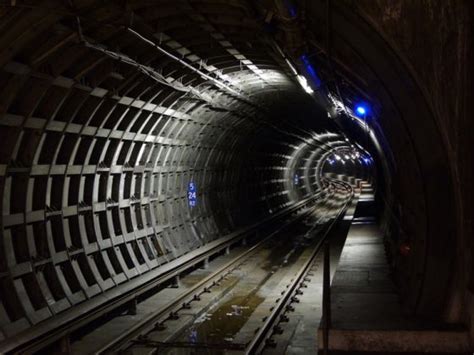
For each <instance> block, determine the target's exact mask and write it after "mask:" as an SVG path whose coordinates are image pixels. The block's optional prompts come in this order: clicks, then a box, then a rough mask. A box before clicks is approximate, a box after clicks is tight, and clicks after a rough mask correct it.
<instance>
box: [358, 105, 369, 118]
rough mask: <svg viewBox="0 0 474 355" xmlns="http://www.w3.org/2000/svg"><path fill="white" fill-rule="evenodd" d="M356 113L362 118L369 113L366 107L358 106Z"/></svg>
mask: <svg viewBox="0 0 474 355" xmlns="http://www.w3.org/2000/svg"><path fill="white" fill-rule="evenodd" d="M356 111H357V113H358V114H359V115H360V116H363V115H365V114H366V113H367V111H366V109H365V107H364V106H357V108H356Z"/></svg>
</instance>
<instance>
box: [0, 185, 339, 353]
mask: <svg viewBox="0 0 474 355" xmlns="http://www.w3.org/2000/svg"><path fill="white" fill-rule="evenodd" d="M327 190H330V188H329V187H327V188H326V189H324V190H322V191H320V192H319V193H318V194H316V195H314V196H312V197H309V198H307V199H305V200H303V201H300V202H298V203H296V204H294V205H292V206H289V207H287V208H285V209H283V210H281V211H279V212H277V213H275V214H273V215H271V216H269V217H267V218H265V219H264V220H263V221H260V222H257V223H254V224H252V225H250V226H248V227H245V228H243V229H242V230H239V231H236V232H233V233H231V234H229V235H227V236H225V237H222V238H220V239H219V240H216V241H213V242H210V243H209V245H208V246H207V248H206V247H203V248H199V249H197V250H195V251H194V252H191V253H189V254H187V255H185V256H183V257H181V258H178V259H175V260H173V261H171V262H169V263H168V264H165V265H163V266H160V267H158V268H157V269H155V270H152V271H150V272H149V273H147V274H144V275H143V277H138V278H135V279H132V280H130V281H129V282H128V283H126V284H123V285H120V286H118V287H116V288H114V289H111V290H110V292H107V293H106V294H105V295H100V296H97V297H96V298H95V299H91V300H89V301H86V302H84V303H82V304H79V305H77V306H74V307H73V308H74V309H69V311H65V312H64V313H61V314H59V315H57V316H56V317H54V318H53V319H50V320H47V321H45V322H44V323H40V324H38V326H36V327H34V328H30V329H28V330H27V331H26V332H24V333H19V334H18V335H16V336H13V337H11V338H8V339H6V340H5V341H3V342H0V354H6V353H34V352H36V351H39V350H41V349H43V348H45V347H46V346H48V345H51V344H53V343H54V342H57V341H59V340H60V339H62V338H64V337H67V336H69V335H70V334H71V333H72V332H73V331H76V330H77V329H80V328H82V327H84V326H86V325H87V324H89V323H91V322H92V321H94V320H96V319H98V318H100V317H101V316H103V315H105V314H108V313H110V312H112V311H114V310H115V309H117V308H119V307H121V306H123V305H125V304H127V303H129V302H130V301H133V300H134V299H136V298H137V297H138V296H140V295H142V294H144V293H146V292H147V291H149V290H151V289H153V288H155V287H157V286H158V285H160V284H163V283H164V282H166V281H168V280H171V279H172V278H173V277H175V276H178V275H180V274H181V273H183V272H185V271H186V270H188V269H190V268H192V267H194V266H195V265H196V264H198V263H200V262H202V261H204V260H205V259H207V258H209V257H211V256H213V255H215V254H218V253H220V252H222V251H223V250H225V249H226V248H228V247H230V246H231V245H234V244H236V243H238V242H239V241H240V240H242V239H244V238H246V237H247V236H248V235H250V234H251V233H253V232H256V231H258V230H259V229H260V228H262V227H264V226H266V225H267V224H268V223H269V222H272V221H275V220H279V219H280V218H283V217H285V216H288V215H290V214H292V213H294V212H295V211H298V210H299V209H301V208H304V207H305V206H307V205H309V204H311V203H313V202H314V201H316V200H317V199H318V197H320V195H321V194H322V193H324V192H327ZM130 284H131V285H130Z"/></svg>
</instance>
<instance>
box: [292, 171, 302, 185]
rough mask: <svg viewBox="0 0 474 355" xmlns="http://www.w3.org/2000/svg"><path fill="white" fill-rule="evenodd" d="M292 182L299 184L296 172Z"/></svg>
mask: <svg viewBox="0 0 474 355" xmlns="http://www.w3.org/2000/svg"><path fill="white" fill-rule="evenodd" d="M293 183H294V184H295V185H299V184H300V176H299V175H298V174H295V176H294V177H293Z"/></svg>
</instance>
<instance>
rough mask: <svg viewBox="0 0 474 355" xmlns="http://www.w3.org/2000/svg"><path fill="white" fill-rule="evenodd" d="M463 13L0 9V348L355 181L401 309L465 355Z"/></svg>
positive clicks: (406, 4)
mask: <svg viewBox="0 0 474 355" xmlns="http://www.w3.org/2000/svg"><path fill="white" fill-rule="evenodd" d="M472 10H473V4H472V3H471V2H470V1H462V0H447V1H432V0H424V1H421V0H420V1H408V0H395V1H387V0H377V1H371V0H360V1H350V0H312V1H308V0H259V1H247V0H156V1H151V0H117V1H114V0H104V1H97V0H96V1H92V0H68V1H59V0H37V1H32V0H11V1H10V0H8V1H6V0H5V1H1V2H0V29H1V31H0V68H1V70H0V147H1V148H0V191H1V194H2V205H1V211H2V213H1V218H0V228H1V237H0V353H35V352H38V353H41V351H42V349H49V350H47V352H46V353H48V352H50V353H60V350H58V349H63V353H68V352H69V350H70V347H69V346H67V345H66V348H65V349H66V350H64V346H63V345H64V344H63V343H61V342H63V340H64V338H67V336H68V335H69V334H71V333H72V330H71V331H68V330H67V329H68V327H69V326H71V325H74V324H75V323H76V324H77V327H79V324H80V325H81V327H82V328H85V329H88V327H89V328H91V329H92V328H93V327H100V324H101V323H100V321H98V320H97V319H99V313H100V315H101V316H103V315H104V314H106V313H107V312H109V311H110V309H111V308H110V307H111V306H110V304H111V303H113V301H114V300H116V299H117V298H118V297H125V296H127V297H128V298H127V302H130V300H133V299H136V298H137V297H138V298H140V297H143V295H144V294H145V293H146V292H150V289H147V290H146V292H145V291H143V292H142V291H139V290H141V288H143V287H144V285H148V284H149V283H151V282H156V280H158V278H160V277H164V276H163V275H165V273H168V272H171V271H170V270H174V269H173V268H178V267H180V265H184V263H185V262H187V260H188V259H190V258H191V257H198V256H199V255H201V254H202V255H204V254H203V253H204V252H207V251H208V250H210V248H216V247H217V246H218V245H221V244H222V243H224V242H225V243H227V241H229V240H231V238H236V237H239V238H241V237H242V238H244V239H243V240H244V242H246V239H245V238H247V237H243V236H244V235H245V234H246V233H248V234H249V235H250V234H251V235H253V237H252V238H253V239H252V240H259V238H260V239H261V238H263V234H264V232H262V231H260V230H261V229H263V230H270V229H271V228H277V227H279V226H281V225H283V223H284V221H285V218H287V217H282V216H291V215H293V216H294V215H296V214H297V213H300V212H301V211H302V210H303V208H304V206H306V205H308V204H310V203H316V202H315V201H325V202H324V203H325V204H333V205H338V204H339V203H341V201H342V199H343V198H345V197H344V196H348V194H349V192H348V191H349V190H350V191H357V189H359V191H361V186H362V185H361V184H362V183H363V184H366V185H367V186H368V185H370V186H371V188H372V189H373V191H374V201H373V204H372V205H371V207H370V211H369V214H370V218H371V220H373V221H375V222H374V223H376V225H377V226H378V228H379V230H380V235H381V237H380V238H381V245H383V253H384V258H385V259H384V260H385V264H386V267H387V269H388V270H389V274H390V276H389V279H390V282H393V285H394V289H395V290H396V292H395V293H396V295H397V300H398V302H399V303H400V309H401V312H402V313H403V315H404V316H406V317H411V318H412V319H416V321H417V322H418V321H419V322H428V323H429V324H436V326H435V330H436V331H440V332H442V331H443V330H446V329H448V330H447V332H448V333H449V332H451V329H452V328H453V327H454V328H455V329H456V334H458V333H459V334H461V333H462V337H463V338H462V339H464V340H463V344H464V345H462V346H461V345H460V346H459V347H458V348H459V349H462V351H459V353H461V352H462V353H471V352H472V350H473V349H474V331H473V326H472V322H473V321H474V272H473V267H474V265H473V260H474V244H473V235H474V230H473V222H472V216H473V214H474V210H473V205H474V201H473V196H474V191H473V185H472V181H473V167H474V160H473V159H472V152H473V151H474V150H473V148H474V146H473V145H474V143H473V142H474V139H473V136H472V132H473V131H474V124H473V120H472V117H471V116H472V114H469V112H470V108H469V105H468V103H469V102H470V99H472V93H473V78H472V73H473V71H472V66H471V65H469V63H472V15H473V11H472ZM341 186H342V187H341ZM364 186H365V185H364ZM344 194H345V195H344ZM341 196H343V197H341ZM351 196H352V195H351ZM351 198H352V197H351ZM344 201H346V200H344ZM333 218H335V217H333ZM338 223H342V222H340V221H339V222H338ZM346 232H347V231H346ZM346 244H347V243H346ZM222 245H224V244H222ZM226 245H227V244H226ZM228 245H231V244H230V242H229V244H228ZM244 245H246V244H244ZM250 245H251V243H249V244H248V247H250ZM221 249H222V248H221ZM221 249H219V250H220V251H222V250H224V249H222V250H221ZM225 250H226V252H229V247H228V246H227V249H225ZM216 260H217V259H216ZM341 260H342V259H341ZM205 261H206V262H207V259H206V260H205ZM384 267H385V266H384ZM335 272H336V274H335V275H336V276H335V277H336V278H337V275H338V274H337V272H338V271H337V268H336V270H335ZM164 282H165V281H163V283H164ZM140 299H141V298H140ZM124 302H125V301H124ZM124 302H122V303H121V304H120V306H121V307H123V305H124V304H125V303H124ZM135 302H136V301H135ZM127 304H129V303H127ZM107 307H109V308H107ZM137 307H140V304H138V306H137ZM132 308H133V307H132ZM102 310H104V311H102ZM107 310H109V311H107ZM101 312H102V313H101ZM95 313H97V316H93V315H94V314H95ZM84 315H87V316H88V317H89V316H90V317H89V318H90V319H91V320H90V321H88V322H87V323H86V322H85V321H82V319H83V317H84ZM89 318H88V319H89ZM81 322H83V323H81ZM94 322H95V323H94ZM77 327H76V328H77ZM404 330H406V329H404ZM406 331H407V332H410V329H408V330H406ZM52 334H60V336H56V335H54V336H53V335H52ZM314 334H316V329H314ZM329 334H331V332H329ZM450 334H451V333H450ZM329 336H331V335H329ZM446 339H449V338H446ZM455 339H459V338H455ZM457 341H458V340H454V341H450V340H446V342H451V343H456V342H457ZM66 342H69V340H66ZM459 342H460V341H459ZM31 344H34V347H32V348H31V349H34V351H33V350H27V349H28V348H27V346H30V345H31ZM58 344H59V345H58ZM347 351H348V352H347V353H351V350H350V349H349V350H347ZM436 351H437V349H434V350H433V353H435V352H436ZM446 351H447V350H446ZM407 352H408V351H407ZM441 352H443V351H441ZM43 353H45V352H44V351H43ZM314 353H317V349H314ZM354 353H355V352H354ZM388 353H390V352H388ZM453 353H454V352H453Z"/></svg>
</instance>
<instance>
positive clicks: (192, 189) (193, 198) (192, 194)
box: [188, 181, 197, 207]
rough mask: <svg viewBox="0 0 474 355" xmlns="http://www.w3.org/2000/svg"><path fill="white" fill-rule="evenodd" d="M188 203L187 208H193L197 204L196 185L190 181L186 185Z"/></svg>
mask: <svg viewBox="0 0 474 355" xmlns="http://www.w3.org/2000/svg"><path fill="white" fill-rule="evenodd" d="M188 203H189V207H195V206H196V203H197V191H196V185H195V184H194V182H192V181H190V182H189V184H188Z"/></svg>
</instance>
